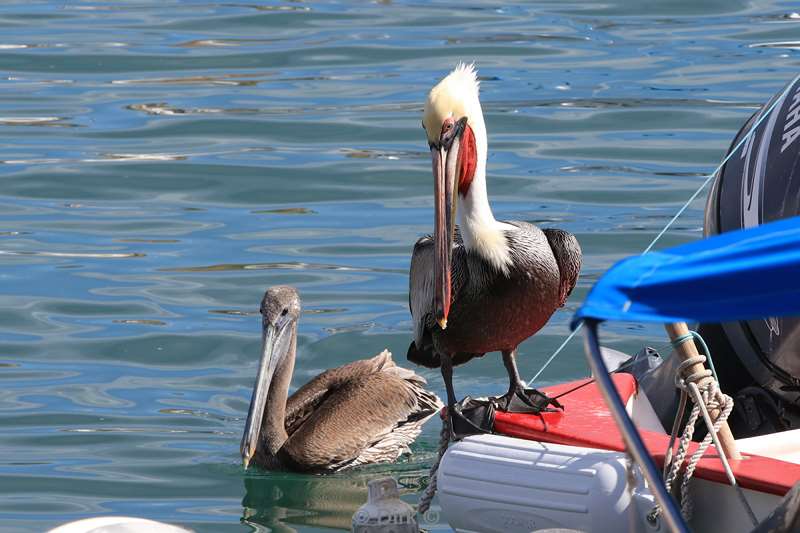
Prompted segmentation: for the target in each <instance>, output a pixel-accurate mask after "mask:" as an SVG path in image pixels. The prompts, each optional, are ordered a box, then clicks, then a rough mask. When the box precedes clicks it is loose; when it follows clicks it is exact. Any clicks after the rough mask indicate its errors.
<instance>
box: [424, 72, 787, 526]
mask: <svg viewBox="0 0 800 533" xmlns="http://www.w3.org/2000/svg"><path fill="white" fill-rule="evenodd" d="M795 127H797V131H796V132H795V130H794V129H793V128H795ZM793 132H795V133H793ZM798 137H800V77H798V79H795V80H794V81H793V82H791V83H790V84H788V85H787V86H786V87H785V88H784V89H783V90H782V91H781V92H779V93H778V94H777V95H776V96H775V97H774V98H773V99H772V100H771V101H770V102H768V103H767V105H765V106H764V107H763V108H762V109H761V110H760V111H759V112H757V113H755V114H754V115H753V116H752V117H751V118H750V120H748V121H747V123H746V124H745V126H744V127H743V128H742V130H741V131H740V132H739V134H738V135H737V136H736V138H735V140H734V142H733V144H732V145H731V148H730V149H729V152H728V154H727V156H726V158H725V159H724V160H723V163H722V164H721V165H720V166H719V167H718V168H717V170H716V171H715V172H714V173H712V174H711V175H709V180H708V181H713V187H712V188H711V191H710V194H709V200H708V202H707V206H706V217H705V224H704V226H705V238H703V239H701V240H698V241H696V242H693V243H690V244H685V245H681V246H677V247H674V248H670V249H666V250H662V251H658V252H649V253H645V254H643V255H640V256H635V257H631V258H628V259H625V260H623V261H621V262H620V263H618V264H616V265H615V266H614V267H612V268H611V269H610V270H609V271H608V272H606V273H605V274H604V275H603V276H602V277H601V278H600V279H599V280H598V281H597V283H596V284H595V285H594V287H593V288H592V290H591V291H590V293H589V295H588V296H587V298H586V300H585V301H584V302H583V303H582V305H581V307H580V308H579V310H578V311H577V313H576V314H575V316H574V317H573V320H572V327H573V328H575V329H578V328H580V329H582V333H583V335H584V347H585V352H586V357H587V360H588V362H589V366H590V368H591V370H592V375H591V376H590V377H587V378H586V379H582V380H577V381H574V382H568V383H560V384H557V385H553V386H549V387H542V388H540V390H541V392H543V393H545V394H546V395H547V396H549V397H550V398H554V399H557V401H558V402H559V403H560V405H561V408H558V409H553V408H549V409H545V410H542V411H541V412H538V413H507V412H503V411H499V410H494V411H493V413H492V414H491V416H489V417H486V419H487V420H488V421H489V422H488V426H489V427H484V430H485V431H486V433H483V434H480V433H479V434H475V435H470V436H467V437H465V438H463V439H461V440H459V441H457V442H454V443H450V444H449V445H448V446H447V447H446V451H444V452H443V455H442V456H441V458H440V462H439V463H438V465H437V470H436V478H435V487H436V490H437V494H438V501H439V505H440V507H441V514H442V517H443V518H444V520H446V521H447V522H448V523H449V525H450V526H451V527H452V528H453V529H454V530H456V531H482V532H523V531H525V532H527V531H537V530H548V529H553V530H556V529H557V530H558V531H563V530H575V531H592V532H600V533H605V532H638V531H642V532H645V531H680V532H683V531H698V532H731V533H736V532H748V531H776V532H777V531H800V429H795V428H800V412H799V411H798V405H799V404H800V403H799V401H800V320H798V319H797V318H794V317H800V170H796V169H795V167H796V166H797V165H796V163H795V162H796V161H798V160H800V148H798V146H800V141H797V142H795V139H796V138H798ZM698 192H699V191H698ZM673 220H674V219H673ZM608 321H621V322H633V323H663V324H664V325H665V328H666V330H667V333H668V336H669V338H670V341H671V343H672V352H673V353H672V355H671V356H670V357H662V356H661V355H660V354H658V353H657V352H656V351H655V350H653V349H651V348H648V347H646V346H643V347H642V349H641V350H640V351H639V352H638V353H636V354H624V353H621V352H618V351H615V350H612V349H608V348H605V347H603V346H602V344H601V340H600V339H601V336H600V328H601V325H602V324H603V323H604V322H608ZM687 324H691V325H693V326H694V325H697V326H699V333H698V332H695V331H690V329H689V326H688V325H687ZM704 339H705V340H704ZM706 340H707V341H708V342H707V343H706V342H705V341H706ZM709 346H710V348H709ZM712 353H713V363H712V359H711V355H712ZM715 366H716V368H714V367H715ZM726 388H728V390H726ZM726 392H729V393H730V394H731V395H732V396H734V397H735V403H736V405H738V407H737V408H736V410H735V411H734V409H733V406H734V398H731V397H730V396H728V395H726V394H725V393H726ZM464 407H465V408H466V407H467V406H464ZM690 410H691V412H690ZM732 413H734V414H735V416H733V417H731V414H732ZM687 414H688V421H687ZM695 422H697V423H696V424H695ZM695 428H696V429H695ZM695 435H696V436H695ZM444 448H445V447H444V446H443V450H444ZM423 518H424V517H423Z"/></svg>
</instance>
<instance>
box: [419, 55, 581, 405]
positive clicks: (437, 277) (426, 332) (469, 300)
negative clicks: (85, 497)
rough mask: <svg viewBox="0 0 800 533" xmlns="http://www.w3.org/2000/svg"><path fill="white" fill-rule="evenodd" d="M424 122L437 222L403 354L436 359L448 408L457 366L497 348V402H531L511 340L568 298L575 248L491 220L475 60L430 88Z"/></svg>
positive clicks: (423, 247) (570, 240)
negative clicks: (503, 375) (502, 383)
mask: <svg viewBox="0 0 800 533" xmlns="http://www.w3.org/2000/svg"><path fill="white" fill-rule="evenodd" d="M422 125H423V127H424V128H425V131H426V134H427V137H428V143H429V145H430V148H431V156H432V159H433V174H434V191H435V192H434V195H435V205H434V208H435V217H434V221H435V223H434V234H433V236H432V237H431V236H427V237H423V238H422V239H420V240H419V241H417V244H416V246H414V252H413V254H412V258H411V272H410V286H409V305H410V308H411V315H412V317H413V321H414V342H412V343H411V346H410V347H409V351H408V358H409V359H410V360H411V361H413V362H415V363H418V364H422V365H425V366H430V367H441V370H442V375H443V377H444V381H445V385H446V387H447V395H448V406H449V408H448V412H450V413H453V412H454V411H455V412H457V410H454V409H450V408H451V407H453V406H454V404H455V393H454V391H453V386H452V367H453V365H458V364H461V363H464V362H467V361H469V360H470V359H471V358H473V357H476V356H481V355H483V354H485V353H487V352H493V351H501V352H502V354H503V362H504V364H505V367H506V370H507V371H508V375H509V390H508V393H506V395H505V396H503V397H501V399H500V400H501V401H500V402H499V403H500V406H501V407H505V408H507V407H508V406H509V404H510V402H511V401H512V399H514V398H515V397H517V398H519V399H520V400H521V401H523V402H524V403H528V404H531V402H530V399H529V398H528V393H526V392H525V384H524V382H522V381H521V380H520V378H519V373H518V371H517V365H516V351H517V346H518V345H519V344H520V343H521V342H522V341H523V340H525V339H527V338H528V337H530V336H531V335H533V334H534V333H536V332H537V331H538V330H539V329H540V328H541V327H542V326H544V325H545V324H546V323H547V321H548V320H549V318H550V316H551V315H552V314H553V313H554V312H555V310H556V309H558V308H559V307H561V306H563V305H564V303H565V301H566V299H567V297H568V296H569V294H570V292H572V289H573V288H574V287H575V283H576V281H577V279H578V273H579V271H580V267H581V249H580V246H579V245H578V241H577V239H576V238H575V237H574V236H573V235H572V234H570V233H568V232H566V231H563V230H558V229H545V230H541V229H539V228H538V227H536V226H534V225H533V224H529V223H527V222H520V221H506V222H502V221H498V220H495V218H494V216H493V214H492V210H491V208H490V207H489V200H488V198H487V194H486V154H487V138H486V127H485V125H484V121H483V112H482V110H481V105H480V100H479V98H478V80H477V74H476V72H475V70H474V68H473V67H472V66H466V65H459V66H458V67H457V68H456V69H455V70H454V71H453V72H451V73H450V74H449V75H448V76H447V77H445V78H444V79H443V80H442V81H441V82H440V83H439V84H437V85H436V86H435V87H434V88H433V89H432V90H431V91H430V93H429V95H428V99H427V101H426V103H425V111H424V115H423V121H422ZM456 214H457V215H458V226H456V225H455V222H454V221H455V218H456ZM531 407H533V405H531Z"/></svg>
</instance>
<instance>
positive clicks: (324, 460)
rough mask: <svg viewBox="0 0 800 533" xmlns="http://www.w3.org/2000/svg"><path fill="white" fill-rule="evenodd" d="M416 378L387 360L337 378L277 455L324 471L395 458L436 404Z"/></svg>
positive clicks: (299, 465)
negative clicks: (366, 370)
mask: <svg viewBox="0 0 800 533" xmlns="http://www.w3.org/2000/svg"><path fill="white" fill-rule="evenodd" d="M389 361H390V362H391V359H389ZM341 368H342V369H344V368H346V367H341ZM422 384H424V380H423V379H422V378H420V377H419V376H417V375H416V374H414V373H413V372H411V371H410V370H406V369H402V368H400V367H396V366H394V364H393V363H391V366H389V365H385V366H384V368H383V369H382V370H381V371H380V372H375V373H369V374H361V375H357V376H352V377H351V378H350V379H345V380H343V381H340V382H339V385H338V386H337V387H336V388H334V389H330V390H329V391H328V392H327V393H326V394H325V396H324V399H323V401H321V402H320V403H318V404H317V406H316V408H315V409H314V410H313V411H312V412H310V414H309V415H308V416H307V417H305V419H304V421H303V423H302V424H300V425H299V427H297V429H296V430H295V432H294V433H292V434H291V435H290V436H289V440H287V441H286V443H285V444H284V445H283V447H282V448H281V451H280V458H281V461H282V462H284V464H289V465H291V466H292V467H293V469H298V470H304V471H308V472H324V471H332V470H340V469H342V468H346V467H349V466H355V465H358V464H363V463H373V462H383V461H392V460H395V459H396V458H397V457H399V456H400V455H401V454H402V453H403V452H405V451H407V449H408V446H409V445H410V444H411V442H412V441H413V440H414V438H416V436H417V435H418V434H419V432H420V431H421V427H422V424H424V422H425V421H426V420H427V419H428V418H430V417H431V416H433V415H434V414H435V413H436V412H437V411H438V409H439V408H440V407H441V402H440V400H439V399H438V398H437V397H436V395H434V394H432V393H430V392H428V391H426V390H425V389H423V388H422Z"/></svg>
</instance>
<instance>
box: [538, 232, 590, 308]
mask: <svg viewBox="0 0 800 533" xmlns="http://www.w3.org/2000/svg"><path fill="white" fill-rule="evenodd" d="M542 232H544V235H545V237H547V242H548V243H549V244H550V249H551V250H552V251H553V255H554V256H555V258H556V263H558V273H559V276H560V283H559V298H560V302H561V303H560V307H563V306H564V304H565V303H567V298H569V295H570V294H572V289H574V288H575V284H576V283H577V282H578V275H579V274H580V272H581V262H582V261H581V259H582V257H583V254H582V253H581V245H580V244H578V239H576V238H575V235H573V234H572V233H570V232H568V231H564V230H561V229H557V228H546V229H543V230H542Z"/></svg>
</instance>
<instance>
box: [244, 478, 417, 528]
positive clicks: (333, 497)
mask: <svg viewBox="0 0 800 533" xmlns="http://www.w3.org/2000/svg"><path fill="white" fill-rule="evenodd" d="M389 474H390V472H389V471H388V469H387V468H386V467H382V468H381V467H378V468H368V469H361V470H359V471H358V472H355V473H350V474H335V475H330V476H305V475H298V474H289V473H271V474H268V475H251V476H247V477H245V478H244V489H245V496H244V499H243V500H242V522H244V523H247V524H250V525H253V526H254V527H255V528H256V529H257V530H259V529H260V528H259V526H265V527H267V528H269V529H270V530H272V531H279V532H294V531H298V529H297V528H296V527H295V526H314V527H327V528H333V529H343V530H348V531H349V530H350V528H351V526H352V518H353V513H355V512H356V510H357V509H358V508H359V507H361V506H362V505H363V504H364V503H365V502H366V501H367V483H369V481H371V480H373V479H376V478H379V477H383V476H386V475H389ZM394 476H395V478H396V479H397V481H398V485H399V487H400V493H401V495H409V496H411V495H414V494H416V493H417V492H419V491H420V490H421V489H422V488H423V487H424V484H425V483H427V479H428V478H427V472H426V471H422V470H416V469H415V470H410V471H408V472H400V473H399V474H398V473H396V472H395V473H394Z"/></svg>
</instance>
